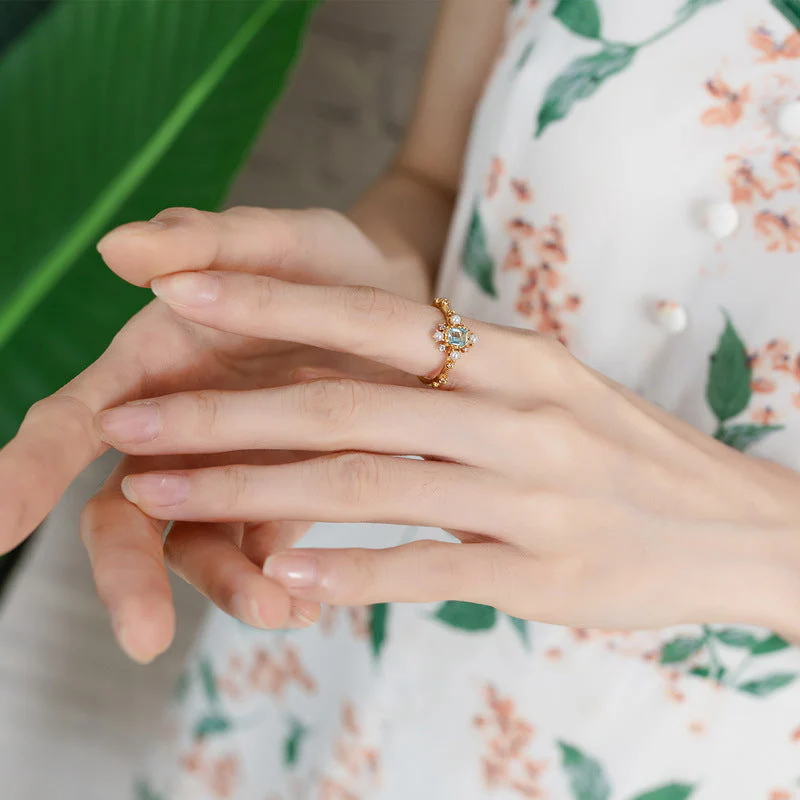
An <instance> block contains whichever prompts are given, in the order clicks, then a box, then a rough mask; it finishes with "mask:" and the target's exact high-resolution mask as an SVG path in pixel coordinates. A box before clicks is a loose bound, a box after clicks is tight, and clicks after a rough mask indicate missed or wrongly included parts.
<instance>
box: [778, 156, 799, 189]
mask: <svg viewBox="0 0 800 800" xmlns="http://www.w3.org/2000/svg"><path fill="white" fill-rule="evenodd" d="M772 168H773V169H774V170H775V172H776V173H777V175H778V181H779V184H778V186H779V188H780V189H783V190H784V191H786V190H788V189H795V188H798V189H800V147H792V148H790V149H789V150H778V151H777V152H776V153H775V158H774V159H773V161H772Z"/></svg>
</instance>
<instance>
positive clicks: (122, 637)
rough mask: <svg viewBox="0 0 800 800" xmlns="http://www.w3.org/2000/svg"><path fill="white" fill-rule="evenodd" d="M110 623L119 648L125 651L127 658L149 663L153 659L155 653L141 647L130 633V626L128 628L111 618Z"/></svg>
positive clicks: (140, 662)
mask: <svg viewBox="0 0 800 800" xmlns="http://www.w3.org/2000/svg"><path fill="white" fill-rule="evenodd" d="M111 625H112V627H113V629H114V636H115V637H116V639H117V642H118V643H119V646H120V648H122V652H123V653H125V655H126V656H128V658H130V659H132V660H133V661H135V662H136V663H137V664H149V663H150V662H152V661H153V660H154V659H155V657H156V653H154V652H152V651H150V650H144V649H142V648H141V647H140V645H139V643H138V642H137V641H136V638H135V637H134V636H132V635H131V630H130V628H128V626H127V625H126V624H125V623H124V622H122V621H121V620H117V619H113V618H112V620H111Z"/></svg>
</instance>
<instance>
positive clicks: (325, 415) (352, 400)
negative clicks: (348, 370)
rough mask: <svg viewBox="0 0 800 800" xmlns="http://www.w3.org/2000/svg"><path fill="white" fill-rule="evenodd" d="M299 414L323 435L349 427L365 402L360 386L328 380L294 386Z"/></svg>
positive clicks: (356, 383)
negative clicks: (297, 395)
mask: <svg viewBox="0 0 800 800" xmlns="http://www.w3.org/2000/svg"><path fill="white" fill-rule="evenodd" d="M297 392H298V393H299V398H298V400H299V402H298V405H299V407H300V410H301V412H302V413H303V415H304V416H305V417H308V418H310V419H311V420H313V421H315V422H316V423H317V424H319V425H320V426H321V427H322V428H323V429H325V430H326V431H327V432H331V433H335V432H336V431H338V430H339V429H340V428H343V427H346V426H348V425H350V424H352V422H353V420H354V419H355V417H356V415H357V414H358V411H359V409H360V407H361V405H362V403H363V402H364V400H365V395H366V391H365V390H364V386H363V384H361V383H360V382H359V381H356V380H353V379H351V378H331V379H324V380H317V381H309V382H308V383H305V384H298V386H297Z"/></svg>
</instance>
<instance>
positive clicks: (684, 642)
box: [659, 636, 706, 664]
mask: <svg viewBox="0 0 800 800" xmlns="http://www.w3.org/2000/svg"><path fill="white" fill-rule="evenodd" d="M705 642H706V637H705V636H678V637H677V638H676V639H673V640H672V641H671V642H665V643H664V645H663V646H662V647H661V658H660V659H659V660H660V662H661V663H662V664H680V663H681V662H682V661H686V659H687V658H689V656H693V655H694V654H695V653H696V652H697V651H698V650H699V649H700V648H701V647H702V646H703V645H704V644H705Z"/></svg>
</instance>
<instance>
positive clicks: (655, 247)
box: [134, 0, 800, 800]
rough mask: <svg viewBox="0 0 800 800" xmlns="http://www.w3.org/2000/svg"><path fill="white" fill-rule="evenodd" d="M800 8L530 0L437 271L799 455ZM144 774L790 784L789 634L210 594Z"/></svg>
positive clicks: (188, 785) (737, 437) (642, 381)
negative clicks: (280, 604) (292, 618)
mask: <svg viewBox="0 0 800 800" xmlns="http://www.w3.org/2000/svg"><path fill="white" fill-rule="evenodd" d="M798 25H800V3H798V2H795V0H775V2H772V3H770V2H767V0H560V2H556V0H518V1H517V2H516V3H514V4H512V5H511V6H510V9H509V14H508V20H507V36H506V41H505V44H504V47H503V52H502V54H501V57H500V58H499V59H498V62H497V64H496V66H495V69H494V71H493V74H492V76H491V79H490V81H489V83H488V85H487V87H486V91H485V94H484V97H483V100H482V102H481V104H480V107H479V109H478V112H477V114H476V118H475V122H474V125H473V132H472V137H471V142H470V147H469V152H468V155H467V158H466V162H465V165H464V173H463V185H462V189H461V195H460V201H459V204H458V208H457V211H456V214H455V218H454V221H453V227H452V231H451V236H450V240H449V244H448V247H447V250H446V254H445V257H444V260H443V265H442V269H441V274H440V281H439V286H438V287H437V294H439V295H444V296H447V297H449V298H450V299H451V304H452V307H453V308H454V309H456V310H457V311H458V312H459V313H461V314H463V315H468V316H472V317H476V318H479V319H482V320H486V321H489V322H495V323H500V324H503V325H515V326H519V327H527V328H533V329H535V330H538V331H541V332H542V333H546V334H549V335H554V336H558V337H559V338H561V339H562V340H563V341H564V342H565V343H566V344H567V345H568V346H569V348H570V349H571V350H572V351H573V352H574V353H575V354H576V355H577V356H578V357H579V358H580V359H581V360H582V361H584V362H585V363H586V364H588V365H589V366H591V367H593V368H594V369H596V370H599V371H601V372H603V373H605V374H606V375H608V376H610V377H611V378H613V379H615V380H617V381H620V382H622V383H624V384H626V385H627V386H629V387H631V388H632V389H634V390H636V391H638V392H640V393H641V394H642V395H643V396H644V397H646V398H647V399H648V400H651V401H653V402H654V403H657V404H659V405H660V406H662V407H664V408H666V409H668V410H669V411H671V412H673V413H674V414H676V415H678V416H679V417H682V418H683V419H685V420H687V421H689V422H690V423H692V424H693V425H695V426H697V427H698V428H700V429H701V430H703V431H706V432H707V433H709V434H713V435H716V436H717V437H718V438H720V439H722V440H723V441H725V442H727V443H728V444H729V445H730V446H732V447H736V448H738V449H740V450H748V451H750V452H752V453H753V454H756V455H759V456H764V457H768V458H771V459H774V460H776V461H780V462H782V463H785V464H788V465H792V466H795V467H800V463H798V462H799V461H800V354H798V348H800V314H798V310H797V299H798V298H800V33H798V31H797V26H798ZM478 346H480V344H478ZM714 354H716V356H717V357H716V358H714V359H713V360H712V359H711V358H710V357H711V356H712V355H714ZM465 357H466V358H469V356H468V355H467V356H465ZM500 379H502V376H498V380H500ZM425 537H427V538H431V537H433V538H436V537H441V538H446V535H445V534H444V533H443V532H442V531H437V530H429V529H415V528H408V529H402V528H397V527H392V526H376V525H330V524H324V525H323V524H320V525H316V526H315V527H314V528H313V529H312V530H311V531H310V533H309V534H308V536H307V538H306V539H305V540H304V542H303V544H305V545H310V546H369V547H385V546H390V545H393V544H397V543H399V542H400V541H408V540H410V539H412V538H425ZM687 557H688V555H687ZM749 590H750V589H749V587H748V586H747V585H743V586H742V587H741V591H742V592H743V593H746V592H748V591H749ZM798 613H800V611H798ZM134 796H135V797H136V798H137V800H212V799H214V800H216V799H217V798H223V799H224V798H230V800H306V799H308V800H312V799H313V800H316V799H317V798H318V799H319V800H427V799H428V798H431V800H478V798H487V799H492V800H513V799H516V798H549V799H550V800H684V799H685V798H691V799H692V800H797V798H800V649H797V648H794V647H792V646H790V645H789V643H787V642H786V641H784V640H783V639H781V638H780V637H779V636H777V635H776V634H773V633H771V632H770V631H767V630H761V629H757V628H753V627H749V626H745V625H725V626H718V625H711V626H694V625H687V626H681V627H680V628H670V629H667V630H658V631H645V632H636V633H620V632H613V631H612V632H604V631H595V630H576V629H571V628H566V627H559V626H552V625H544V624H538V623H524V622H522V621H520V620H515V619H513V618H510V617H508V616H506V615H504V614H502V613H499V612H496V611H495V610H494V609H490V608H487V607H483V606H474V605H470V604H462V603H445V604H433V605H422V606H421V605H411V604H409V605H401V604H392V605H389V606H386V605H379V606H374V607H372V608H367V609H358V608H353V609H350V608H337V609H335V608H327V609H325V610H324V614H323V620H322V623H321V624H319V625H317V626H315V627H313V628H312V629H310V630H305V631H286V632H263V631H257V630H253V629H250V628H248V627H246V626H244V625H242V624H241V623H239V622H236V621H234V620H232V619H230V618H229V617H227V616H225V615H224V614H223V613H221V612H215V613H214V614H213V615H212V618H211V620H210V622H209V624H208V626H207V629H206V630H205V632H204V634H203V635H202V636H201V639H200V641H199V644H198V646H197V649H196V653H195V654H194V657H193V658H192V659H191V661H190V662H189V664H188V665H187V669H186V672H185V675H184V678H183V679H182V681H181V685H180V687H179V691H178V692H177V694H176V701H175V707H174V708H173V709H172V710H171V712H170V716H169V720H168V722H167V723H166V726H165V732H164V737H163V740H162V741H160V742H157V743H155V745H154V753H153V758H152V762H151V765H150V767H148V769H147V770H144V771H143V772H142V778H141V780H140V781H139V782H138V783H137V786H136V788H135V793H134Z"/></svg>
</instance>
